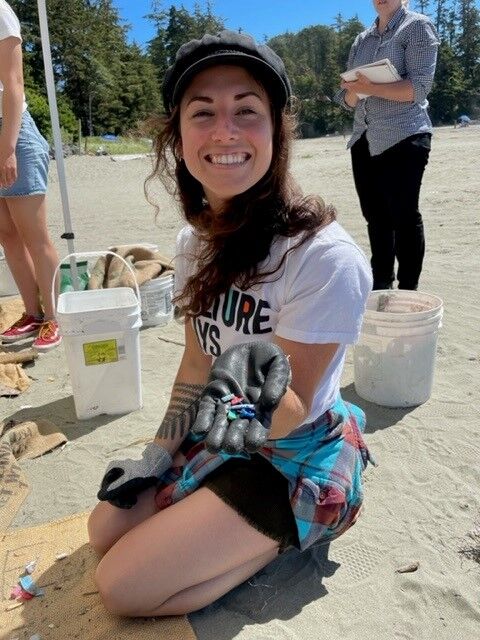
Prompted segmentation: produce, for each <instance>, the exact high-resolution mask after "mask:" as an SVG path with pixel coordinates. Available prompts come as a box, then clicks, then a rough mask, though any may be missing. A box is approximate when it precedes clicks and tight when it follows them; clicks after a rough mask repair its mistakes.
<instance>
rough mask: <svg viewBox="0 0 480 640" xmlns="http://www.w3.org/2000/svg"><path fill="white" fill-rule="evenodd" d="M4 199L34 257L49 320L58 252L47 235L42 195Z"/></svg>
mask: <svg viewBox="0 0 480 640" xmlns="http://www.w3.org/2000/svg"><path fill="white" fill-rule="evenodd" d="M5 201H6V204H7V207H8V211H9V213H10V215H11V218H12V220H13V222H14V223H15V226H16V228H17V230H18V233H19V235H20V237H21V238H22V240H23V242H24V244H25V246H26V248H27V250H28V252H29V254H30V256H31V259H32V261H33V265H34V268H35V276H36V281H37V284H38V289H39V290H40V294H41V297H42V303H43V307H44V309H45V319H46V320H51V319H53V318H54V317H55V309H54V307H53V305H52V279H53V274H54V272H55V268H56V266H57V264H58V255H57V251H56V249H55V247H54V246H53V243H52V241H51V240H50V237H49V235H48V230H47V215H46V200H45V196H44V195H35V196H23V197H11V198H5Z"/></svg>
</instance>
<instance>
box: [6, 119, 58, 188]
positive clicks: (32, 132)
mask: <svg viewBox="0 0 480 640" xmlns="http://www.w3.org/2000/svg"><path fill="white" fill-rule="evenodd" d="M1 123H2V119H1V118H0V129H1ZM48 151H49V146H48V142H47V141H46V140H45V138H44V137H43V136H42V134H41V133H40V131H39V130H38V129H37V125H36V124H35V122H34V120H33V118H32V116H31V115H30V114H29V113H28V111H24V112H23V115H22V126H21V127H20V133H19V136H18V141H17V146H16V147H15V154H16V156H17V174H18V175H17V179H16V181H15V182H14V183H13V184H12V186H10V187H8V188H5V189H0V198H5V197H10V196H34V195H40V194H44V193H46V192H47V182H48V163H49V161H50V157H49V154H48Z"/></svg>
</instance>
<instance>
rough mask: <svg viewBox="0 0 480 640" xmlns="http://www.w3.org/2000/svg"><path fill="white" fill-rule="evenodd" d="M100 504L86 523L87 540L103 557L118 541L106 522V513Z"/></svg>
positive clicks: (115, 532) (115, 533) (116, 534)
mask: <svg viewBox="0 0 480 640" xmlns="http://www.w3.org/2000/svg"><path fill="white" fill-rule="evenodd" d="M104 507H105V505H104V504H102V503H100V504H98V505H97V506H96V507H95V509H94V510H93V511H92V513H91V514H90V517H89V518H88V523H87V531H88V540H89V542H90V545H91V546H92V547H93V548H94V549H95V551H96V552H97V553H98V554H99V555H102V556H103V555H104V554H105V553H106V552H107V551H108V550H109V549H110V547H112V545H113V544H115V542H116V541H117V540H118V537H119V536H118V533H117V531H114V530H113V528H112V526H111V524H109V521H108V511H107V510H106V509H105V508H104Z"/></svg>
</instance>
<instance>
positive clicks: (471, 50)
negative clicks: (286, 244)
mask: <svg viewBox="0 0 480 640" xmlns="http://www.w3.org/2000/svg"><path fill="white" fill-rule="evenodd" d="M9 2H10V4H11V5H12V7H13V9H14V10H15V12H16V13H17V15H18V17H19V19H20V21H21V23H22V29H23V39H24V52H25V53H24V55H25V85H26V92H27V98H28V102H29V107H30V110H31V112H32V114H33V115H34V117H35V119H36V120H37V122H38V123H39V126H40V128H41V129H42V131H43V132H44V133H45V134H46V135H49V133H50V131H49V130H50V118H49V113H48V104H47V98H46V87H45V76H44V71H43V59H42V51H41V42H40V30H39V25H38V14H37V3H36V2H32V0H9ZM410 4H411V5H412V6H413V8H414V9H415V10H417V11H421V12H422V13H425V14H427V15H429V16H430V18H431V19H432V21H433V22H434V24H435V26H436V28H437V31H438V34H439V36H440V40H441V44H440V47H439V57H438V64H437V72H436V77H435V83H434V86H433V90H432V92H431V94H430V98H429V99H430V104H431V109H430V112H431V116H432V119H433V121H434V124H436V125H439V124H447V123H452V122H454V121H455V119H456V118H457V117H458V116H459V115H461V114H464V113H465V114H468V115H470V117H472V118H478V117H479V116H480V11H479V9H478V7H477V3H476V2H475V0H417V1H416V2H415V1H413V2H411V3H410ZM167 5H168V3H164V2H161V1H160V0H152V3H151V13H150V14H149V15H148V16H147V17H146V19H148V20H150V21H152V23H153V25H154V33H155V35H154V37H153V38H152V40H150V42H149V43H148V44H147V45H146V47H144V48H142V47H140V46H139V45H138V44H135V43H131V42H129V38H128V30H129V28H128V25H127V24H125V22H124V21H123V20H122V19H121V17H120V15H119V12H118V10H117V9H116V8H115V6H114V5H113V2H112V0H47V9H48V19H49V31H50V41H51V48H52V59H53V65H54V74H55V80H56V86H57V100H58V105H59V112H60V120H61V124H62V128H63V130H64V132H65V134H66V136H67V137H70V138H74V137H75V136H76V135H77V134H78V129H79V124H78V123H79V122H80V126H81V129H82V133H83V135H100V134H104V133H114V134H126V133H129V132H135V131H136V130H137V129H138V126H139V123H141V122H142V121H144V120H145V118H147V117H148V116H149V115H150V114H152V113H158V112H160V111H161V99H160V86H161V82H162V79H163V75H164V72H165V69H166V68H167V67H168V65H169V64H170V63H171V61H172V59H173V58H174V56H175V53H176V51H177V49H178V47H179V46H180V45H181V44H183V43H184V42H186V41H187V40H190V39H191V38H193V37H201V36H202V35H203V34H204V33H205V32H216V31H218V30H219V29H222V28H224V26H225V20H224V19H223V18H222V17H221V16H218V15H216V14H215V11H214V4H213V2H209V1H207V2H205V3H203V4H200V3H199V4H196V5H195V6H194V9H193V10H191V11H188V10H187V9H185V8H184V7H183V6H179V7H178V6H173V5H172V6H167ZM313 21H314V16H312V22H313ZM364 28H365V25H363V24H362V23H361V22H360V21H359V19H358V17H357V16H353V17H349V18H347V17H344V16H342V15H341V14H338V15H337V16H336V17H334V18H332V24H330V25H321V24H319V25H314V26H310V27H307V28H305V29H302V30H301V31H298V32H296V33H293V32H289V31H287V32H285V33H282V34H279V35H277V36H275V37H273V38H271V39H269V40H267V43H268V44H269V45H270V46H271V47H272V48H273V49H274V50H275V51H276V52H277V53H279V54H280V55H281V56H282V58H283V59H284V61H285V63H286V66H287V69H288V72H289V75H290V78H291V81H292V85H293V89H294V92H295V94H296V96H298V98H299V99H300V101H299V119H300V123H301V132H302V134H303V135H304V136H305V137H311V136H318V135H324V134H327V133H334V132H337V131H343V130H345V129H346V128H348V127H349V124H350V118H351V116H350V115H349V114H348V113H346V112H344V111H343V110H342V109H340V107H338V106H337V105H336V104H335V103H334V102H332V97H333V95H334V93H335V91H336V90H337V89H338V85H339V73H340V72H341V71H343V70H344V69H345V66H346V62H347V58H348V52H349V49H350V46H351V44H352V42H353V40H354V38H355V37H356V35H357V34H358V33H359V32H360V31H362V30H363V29H364Z"/></svg>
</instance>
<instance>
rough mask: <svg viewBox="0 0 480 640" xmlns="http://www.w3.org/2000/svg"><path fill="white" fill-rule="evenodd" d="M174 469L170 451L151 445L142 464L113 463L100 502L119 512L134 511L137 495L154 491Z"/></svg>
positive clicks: (104, 483)
mask: <svg viewBox="0 0 480 640" xmlns="http://www.w3.org/2000/svg"><path fill="white" fill-rule="evenodd" d="M171 466H172V456H171V455H170V454H169V453H168V451H167V450H166V449H163V448H162V447H160V446H159V445H158V444H155V443H154V442H151V443H150V444H148V445H147V446H146V447H145V450H144V452H143V454H142V457H141V458H140V460H113V462H111V463H110V464H109V465H108V467H107V470H106V472H105V475H104V476H103V480H102V484H101V485H100V490H99V492H98V494H97V498H98V499H99V500H108V502H110V504H113V505H114V506H115V507H119V508H120V509H131V508H132V507H133V506H134V505H135V504H136V503H137V496H138V494H139V493H141V492H142V491H144V490H145V489H148V488H149V487H153V486H154V485H155V484H156V483H157V481H158V479H159V478H160V477H161V476H162V475H163V474H164V473H165V471H166V470H167V469H169V468H170V467H171Z"/></svg>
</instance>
